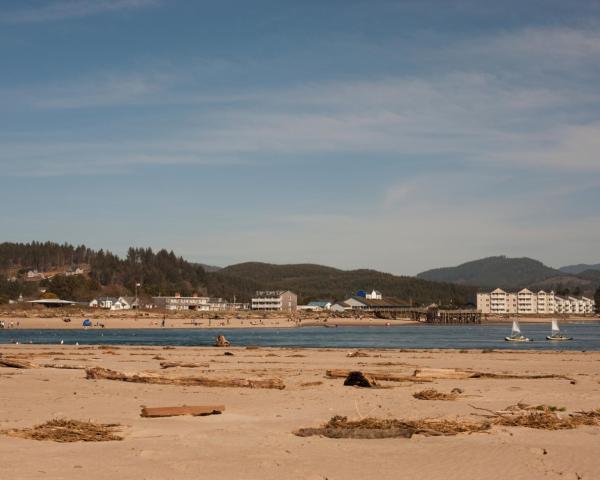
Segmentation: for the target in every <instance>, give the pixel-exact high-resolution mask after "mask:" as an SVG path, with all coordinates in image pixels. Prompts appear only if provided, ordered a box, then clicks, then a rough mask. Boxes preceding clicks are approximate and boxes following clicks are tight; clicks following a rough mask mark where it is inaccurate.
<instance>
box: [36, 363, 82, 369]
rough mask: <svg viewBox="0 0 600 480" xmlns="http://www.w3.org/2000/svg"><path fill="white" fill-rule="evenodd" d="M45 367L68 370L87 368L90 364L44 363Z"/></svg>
mask: <svg viewBox="0 0 600 480" xmlns="http://www.w3.org/2000/svg"><path fill="white" fill-rule="evenodd" d="M42 367H44V368H62V369H66V370H85V369H86V368H89V366H88V365H68V364H66V363H45V364H43V365H42Z"/></svg>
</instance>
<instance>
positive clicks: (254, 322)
mask: <svg viewBox="0 0 600 480" xmlns="http://www.w3.org/2000/svg"><path fill="white" fill-rule="evenodd" d="M66 318H68V319H69V320H70V321H69V322H65V321H64V320H65V319H66ZM514 318H515V317H512V316H497V315H496V316H485V317H484V318H483V319H482V323H484V324H496V323H503V324H504V323H509V324H510V323H511V322H512V321H513V319H514ZM552 318H558V317H555V316H520V317H519V320H520V322H521V323H523V324H526V323H550V321H551V319H552ZM85 319H90V321H91V322H92V325H93V326H92V328H102V327H101V326H102V325H104V328H108V329H140V328H194V329H197V328H215V327H218V328H225V329H227V328H262V327H266V328H295V327H308V326H324V325H338V326H367V327H368V326H388V325H393V326H400V325H418V324H419V323H420V322H416V321H414V320H411V319H409V318H402V317H398V318H389V319H388V318H376V317H375V315H374V314H372V313H368V312H359V313H354V314H351V313H344V314H335V313H333V312H327V311H323V312H301V313H300V312H295V313H294V314H293V315H291V314H286V313H284V312H257V311H240V312H194V311H187V312H186V311H180V312H173V311H168V312H167V311H163V310H125V311H114V312H113V311H107V310H99V309H80V308H66V309H45V308H44V309H37V308H36V309H34V308H28V309H4V310H0V321H3V322H4V324H5V328H27V329H36V328H40V329H81V328H82V323H83V321H84V320H85ZM560 321H561V322H598V321H600V317H599V316H597V315H593V316H578V315H572V316H568V317H566V316H561V317H560Z"/></svg>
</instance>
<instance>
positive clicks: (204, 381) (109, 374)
mask: <svg viewBox="0 0 600 480" xmlns="http://www.w3.org/2000/svg"><path fill="white" fill-rule="evenodd" d="M86 378H87V379H90V380H95V379H101V380H119V381H122V382H131V383H150V384H158V385H185V386H202V387H243V388H273V389H278V390H282V389H284V388H285V385H284V383H283V381H282V380H281V379H280V378H256V379H248V378H207V377H165V376H162V375H157V374H153V373H127V372H117V371H115V370H110V369H108V368H101V367H94V368H88V369H86Z"/></svg>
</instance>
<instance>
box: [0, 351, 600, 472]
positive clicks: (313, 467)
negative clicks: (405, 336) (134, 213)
mask: <svg viewBox="0 0 600 480" xmlns="http://www.w3.org/2000/svg"><path fill="white" fill-rule="evenodd" d="M226 351H228V352H231V353H233V354H234V355H233V356H225V355H224V350H223V349H218V348H198V347H176V348H169V347H167V348H161V347H111V348H98V347H75V346H66V345H65V346H56V345H53V346H30V345H2V346H0V353H1V354H2V358H17V359H21V360H28V361H30V362H34V363H36V364H46V363H60V364H72V365H85V366H101V367H106V368H111V369H114V370H118V371H127V372H154V373H160V374H161V375H168V376H176V377H180V376H198V375H201V376H206V377H209V378H224V377H235V378H263V379H264V378H273V377H277V378H280V379H282V380H283V382H284V383H285V389H283V390H274V389H250V388H223V387H217V388H215V387H199V386H180V385H154V384H136V383H126V382H121V381H112V380H87V379H86V378H85V376H86V375H85V371H84V370H67V369H56V368H36V369H14V368H3V367H0V405H1V410H0V430H6V429H13V428H22V427H31V426H33V425H36V424H40V423H43V422H46V421H48V420H51V419H53V418H68V419H75V420H92V421H95V422H101V423H118V424H121V425H122V427H121V434H122V435H123V437H124V440H123V441H111V442H99V443H81V442H79V443H55V442H52V441H35V440H28V439H21V438H15V437H11V436H6V435H0V478H2V479H5V478H6V479H39V478H44V479H79V478H85V479H86V480H92V479H114V478H118V479H161V480H163V479H198V478H203V479H230V478H231V479H278V480H279V479H282V478H285V479H325V478H327V479H330V480H334V479H353V478H356V479H364V478H377V479H400V478H426V479H461V480H465V479H487V478H490V479H491V478H493V479H538V478H539V479H541V478H544V479H559V478H560V479H589V480H592V479H596V478H600V427H593V426H586V427H580V428H577V429H574V430H560V431H548V430H534V429H529V428H523V427H497V426H496V427H493V428H492V430H491V431H490V432H487V433H476V434H470V435H469V434H459V435H457V436H451V437H425V436H421V435H415V436H413V437H412V438H411V439H405V438H398V439H375V440H363V439H361V440H356V439H330V438H322V437H307V438H303V437H298V436H296V435H294V434H293V433H292V432H293V431H295V430H297V429H298V428H301V427H317V426H319V425H321V424H323V423H324V422H326V421H328V420H329V419H330V418H331V417H332V416H333V415H344V416H347V417H348V418H349V419H352V420H358V419H360V418H363V417H368V416H371V417H378V418H409V419H418V418H425V417H444V418H454V417H457V416H460V417H469V418H471V419H473V420H477V419H478V418H479V419H480V417H476V416H474V414H481V413H482V411H480V410H476V409H474V408H472V406H476V407H480V408H485V409H490V410H499V409H503V408H505V407H507V406H509V405H513V404H516V403H517V402H525V403H528V404H532V405H537V404H549V405H555V406H558V407H566V409H567V411H568V412H573V411H578V410H591V409H596V408H599V407H600V352H587V353H585V352H562V353H553V352H514V351H503V352H491V353H483V352H481V351H476V350H474V351H468V352H461V351H439V350H433V351H421V350H414V351H406V350H364V352H366V353H367V355H368V356H367V357H355V358H350V357H347V353H348V350H343V349H284V348H258V349H245V348H227V349H226ZM157 356H158V357H160V358H162V359H164V360H160V359H159V358H154V357H157ZM161 361H173V362H176V361H179V362H194V363H198V364H201V366H199V367H197V368H187V367H186V368H182V367H177V368H169V369H161V367H160V365H159V364H160V362H161ZM419 367H440V368H442V367H443V368H448V367H452V368H473V369H476V370H478V371H485V372H494V373H512V374H561V375H565V376H568V377H569V378H570V379H573V380H572V381H571V380H569V379H562V378H547V379H492V378H488V379H486V378H469V379H462V380H434V381H433V382H432V383H427V384H415V383H412V382H406V383H405V382H403V383H393V382H383V385H384V386H385V387H389V388H377V389H363V388H357V387H345V386H343V379H329V378H326V377H325V371H326V370H327V369H333V368H338V369H351V370H355V369H356V370H363V371H380V372H387V373H395V374H402V375H411V374H412V372H413V371H414V370H415V369H416V368H419ZM424 388H435V389H437V390H439V391H443V392H449V391H450V390H452V389H453V388H460V389H462V390H464V393H463V394H462V395H461V396H460V397H459V398H458V399H457V400H456V401H423V400H417V399H415V398H414V397H413V396H412V394H413V393H414V392H416V391H419V390H423V389H424ZM209 404H223V405H225V407H226V410H225V411H224V413H223V414H222V415H212V416H206V417H191V416H182V417H171V418H141V417H140V409H141V406H143V405H144V406H148V407H158V406H180V405H209ZM471 405H472V406H471Z"/></svg>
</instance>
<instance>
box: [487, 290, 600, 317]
mask: <svg viewBox="0 0 600 480" xmlns="http://www.w3.org/2000/svg"><path fill="white" fill-rule="evenodd" d="M594 307H595V302H594V300H592V299H590V298H586V297H579V298H578V297H572V296H569V297H559V296H557V295H555V294H554V292H546V291H544V290H540V291H539V292H537V293H534V292H532V291H531V290H528V289H527V288H524V289H523V290H520V291H518V292H506V291H504V290H502V289H500V288H497V289H496V290H494V291H493V292H491V293H478V294H477V310H479V311H481V313H488V314H499V315H500V314H510V313H514V314H521V315H533V314H553V313H564V314H569V313H573V314H581V315H585V314H592V313H594Z"/></svg>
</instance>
